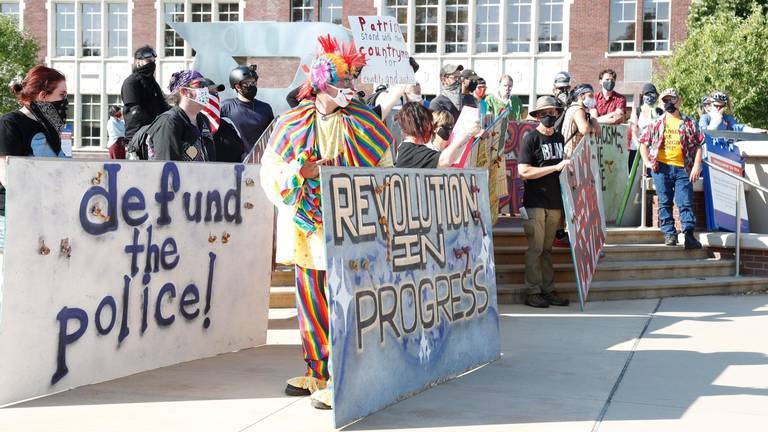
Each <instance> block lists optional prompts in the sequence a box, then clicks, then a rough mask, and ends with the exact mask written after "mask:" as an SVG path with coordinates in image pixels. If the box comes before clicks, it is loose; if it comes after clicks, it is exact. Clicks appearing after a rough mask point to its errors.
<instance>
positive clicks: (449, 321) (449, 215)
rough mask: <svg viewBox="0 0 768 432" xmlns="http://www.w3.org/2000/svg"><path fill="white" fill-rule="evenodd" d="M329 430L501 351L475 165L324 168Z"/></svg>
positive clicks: (483, 180)
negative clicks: (330, 395)
mask: <svg viewBox="0 0 768 432" xmlns="http://www.w3.org/2000/svg"><path fill="white" fill-rule="evenodd" d="M321 182H322V200H323V224H324V232H325V241H326V248H327V260H328V267H327V268H328V271H327V286H328V294H329V298H328V300H329V309H330V332H331V351H332V353H331V375H332V376H333V388H334V408H333V409H334V421H335V424H336V426H337V427H339V426H341V425H344V424H347V423H349V422H351V421H354V420H355V419H358V418H360V417H363V416H365V415H368V414H370V413H372V412H374V411H377V410H379V409H381V408H383V407H385V406H387V405H390V404H392V403H394V402H397V401H398V400H401V399H403V398H406V397H408V396H410V395H412V394H414V393H417V392H419V391H421V390H424V389H426V388H428V387H430V386H431V385H434V384H437V383H440V382H442V381H445V380H447V379H450V378H452V377H455V376H457V375H458V374H460V373H462V372H464V371H466V370H468V369H471V368H473V367H475V366H478V365H481V364H484V363H488V362H491V361H493V360H495V359H497V358H498V357H499V355H500V354H499V315H498V308H497V302H496V275H495V269H494V263H493V239H492V236H491V224H490V220H491V217H490V212H489V205H488V174H487V172H486V171H481V170H440V171H438V170H413V169H354V170H352V169H338V168H323V169H322V170H321Z"/></svg>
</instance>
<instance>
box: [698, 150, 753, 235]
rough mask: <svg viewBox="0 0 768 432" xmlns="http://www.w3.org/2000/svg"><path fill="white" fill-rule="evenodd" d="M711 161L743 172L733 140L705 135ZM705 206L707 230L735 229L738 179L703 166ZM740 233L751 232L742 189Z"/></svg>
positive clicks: (732, 230) (731, 230)
mask: <svg viewBox="0 0 768 432" xmlns="http://www.w3.org/2000/svg"><path fill="white" fill-rule="evenodd" d="M705 139H706V158H707V160H708V161H709V163H711V164H714V165H715V166H717V167H719V168H722V169H724V170H726V171H728V172H730V173H732V174H735V175H737V176H740V177H741V176H743V175H744V169H743V165H742V163H743V162H742V158H741V151H739V147H738V146H737V145H736V144H734V141H733V140H732V139H727V138H712V137H711V136H709V135H705ZM702 176H703V177H704V206H705V208H706V212H707V213H706V214H707V229H708V230H710V231H719V230H723V231H730V232H736V191H737V189H738V182H739V181H738V180H736V179H735V178H733V177H730V176H728V175H726V174H723V173H721V172H720V171H717V170H714V169H711V168H710V167H709V166H707V165H704V167H703V169H702ZM741 194H742V195H741V232H749V215H748V214H747V200H746V197H745V194H744V190H743V189H742V191H741Z"/></svg>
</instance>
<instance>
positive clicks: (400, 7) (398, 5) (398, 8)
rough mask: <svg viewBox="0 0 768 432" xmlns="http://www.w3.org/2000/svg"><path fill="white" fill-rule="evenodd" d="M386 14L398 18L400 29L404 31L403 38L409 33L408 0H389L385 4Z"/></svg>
mask: <svg viewBox="0 0 768 432" xmlns="http://www.w3.org/2000/svg"><path fill="white" fill-rule="evenodd" d="M384 15H386V16H391V17H395V18H397V23H398V24H400V31H402V32H403V39H405V40H408V39H407V38H406V36H407V34H408V0H387V3H386V6H384Z"/></svg>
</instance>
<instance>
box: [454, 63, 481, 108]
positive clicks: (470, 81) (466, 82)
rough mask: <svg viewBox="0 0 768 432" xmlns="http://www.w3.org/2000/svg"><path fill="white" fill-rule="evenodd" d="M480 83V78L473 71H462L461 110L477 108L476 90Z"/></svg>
mask: <svg viewBox="0 0 768 432" xmlns="http://www.w3.org/2000/svg"><path fill="white" fill-rule="evenodd" d="M479 82H480V77H479V76H478V75H477V74H476V73H475V71H473V70H472V69H463V70H462V71H461V107H459V112H461V108H463V107H465V106H468V107H472V108H477V107H478V104H477V99H475V95H474V93H475V90H477V86H478V84H479Z"/></svg>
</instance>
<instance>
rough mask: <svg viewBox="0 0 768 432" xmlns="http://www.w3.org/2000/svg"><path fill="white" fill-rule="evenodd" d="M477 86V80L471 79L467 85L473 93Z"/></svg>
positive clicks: (468, 89)
mask: <svg viewBox="0 0 768 432" xmlns="http://www.w3.org/2000/svg"><path fill="white" fill-rule="evenodd" d="M476 88H477V81H470V82H469V84H468V85H467V91H468V92H470V93H472V92H473V91H475V89H476Z"/></svg>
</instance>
